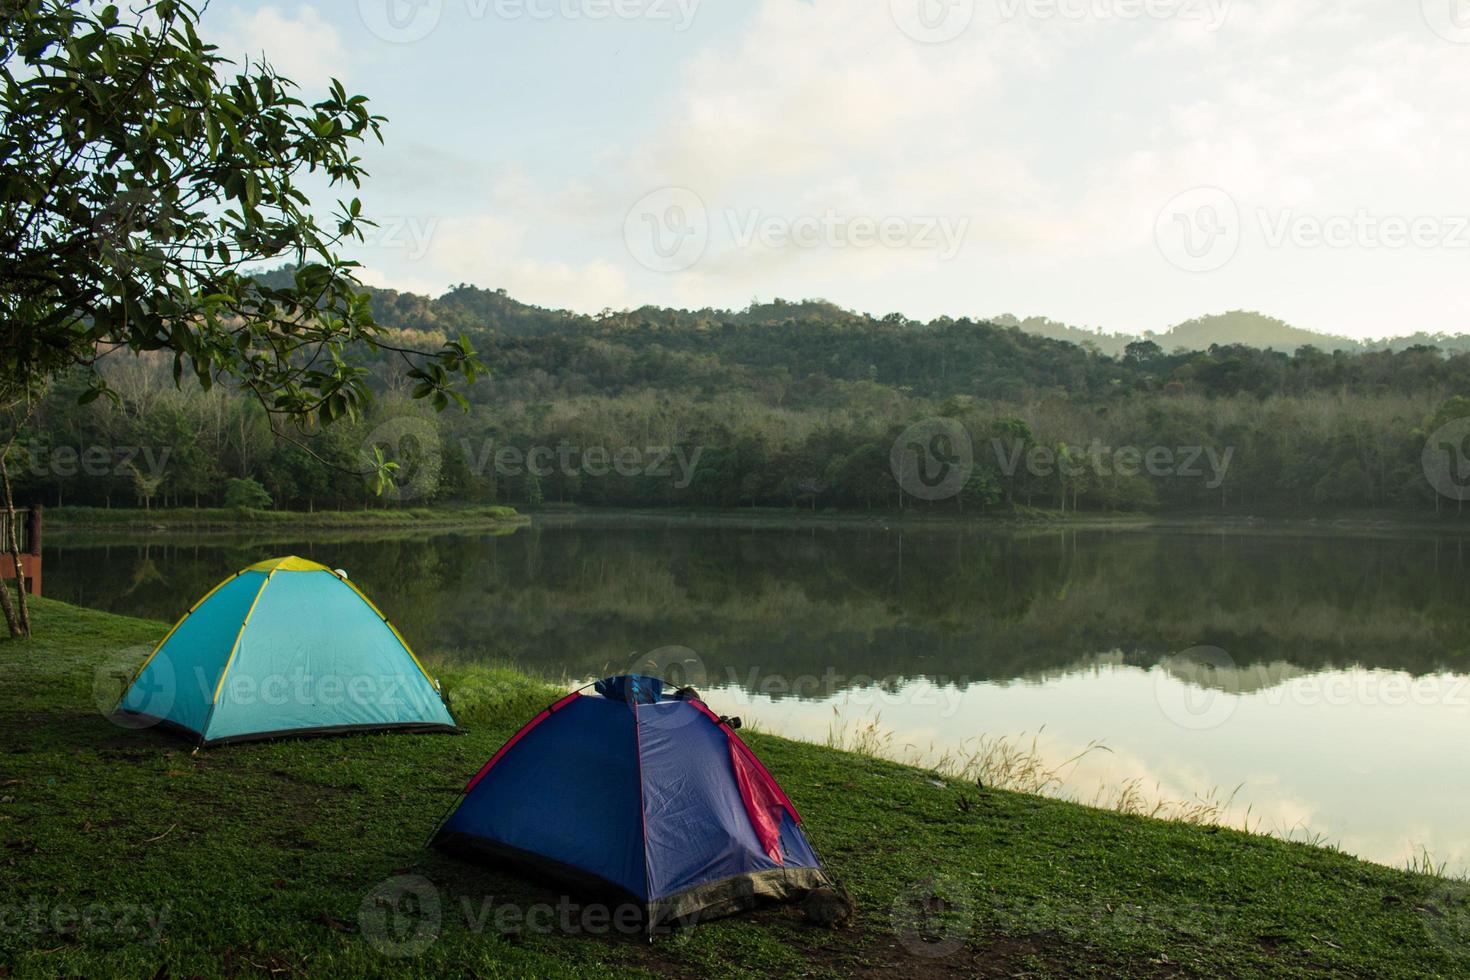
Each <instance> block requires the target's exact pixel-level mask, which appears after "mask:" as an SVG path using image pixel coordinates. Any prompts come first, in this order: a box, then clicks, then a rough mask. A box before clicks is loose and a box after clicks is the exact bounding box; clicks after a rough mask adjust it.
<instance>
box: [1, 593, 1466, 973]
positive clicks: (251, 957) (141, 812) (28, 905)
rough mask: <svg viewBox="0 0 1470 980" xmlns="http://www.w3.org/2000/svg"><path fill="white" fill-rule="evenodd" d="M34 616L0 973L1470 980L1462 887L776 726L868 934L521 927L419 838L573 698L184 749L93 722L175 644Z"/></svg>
mask: <svg viewBox="0 0 1470 980" xmlns="http://www.w3.org/2000/svg"><path fill="white" fill-rule="evenodd" d="M34 609H35V618H36V622H37V633H38V636H37V638H36V639H34V640H31V641H29V642H26V643H23V644H22V643H12V642H0V690H3V691H4V692H5V695H6V697H5V698H4V700H3V703H0V736H3V744H4V746H5V747H6V751H5V752H4V753H3V754H0V838H3V841H4V848H3V850H0V865H3V867H4V878H5V881H6V883H7V887H6V888H5V889H4V890H3V893H0V976H3V975H7V974H6V971H9V975H14V976H30V975H89V976H103V975H132V976H156V975H168V976H190V975H196V974H197V975H204V976H215V975H240V974H244V975H262V974H272V975H276V976H307V975H312V976H320V975H336V974H353V975H357V974H369V975H375V974H381V975H386V974H394V975H422V976H438V975H482V976H506V977H519V976H583V977H598V978H606V977H608V976H620V975H640V974H644V973H647V974H662V975H674V976H689V977H694V976H731V977H736V976H752V977H754V976H762V977H763V976H771V975H777V976H785V975H817V976H852V975H860V976H861V975H868V976H878V975H903V976H909V977H917V978H927V977H942V976H957V977H958V976H975V975H984V976H990V975H995V976H1001V975H1004V976H1010V975H1018V974H1019V975H1095V976H1115V975H1119V974H1130V975H1142V976H1215V975H1221V974H1225V975H1264V974H1271V975H1310V974H1322V973H1335V974H1339V975H1341V974H1348V975H1362V976H1406V977H1407V976H1423V975H1434V974H1437V975H1464V974H1465V973H1467V972H1470V928H1467V923H1470V916H1467V906H1466V904H1465V901H1466V896H1465V893H1464V892H1463V890H1462V888H1461V886H1459V885H1456V884H1453V883H1448V882H1445V881H1442V880H1439V879H1435V878H1430V877H1424V876H1419V875H1414V874H1409V873H1406V872H1402V871H1395V870H1392V869H1388V868H1384V867H1379V866H1376V865H1372V864H1367V863H1364V862H1360V861H1356V860H1354V859H1351V858H1348V857H1345V856H1342V855H1340V854H1336V853H1332V852H1329V851H1326V850H1321V849H1315V848H1310V847H1307V846H1304V845H1299V844H1291V843H1286V842H1282V841H1278V840H1272V839H1268V838H1262V837H1253V836H1247V835H1244V834H1240V833H1236V832H1233V831H1229V830H1222V829H1218V828H1200V827H1193V826H1187V825H1183V824H1176V823H1166V822H1162V821H1154V820H1147V819H1143V818H1138V817H1129V816H1122V815H1118V814H1114V813H1108V812H1103V811H1099V810H1093V809H1088V808H1084V807H1080V806H1076V805H1073V804H1068V803H1062V802H1056V801H1050V800H1044V799H1040V798H1037V797H1031V796H1024V795H1017V794H1010V793H1003V792H997V791H993V790H980V789H978V788H977V787H975V786H974V785H969V784H963V783H958V782H953V781H944V780H940V781H937V782H938V784H936V781H935V780H934V779H933V777H932V775H931V774H929V773H925V772H922V771H920V770H917V769H910V768H906V767H903V766H899V765H894V764H891V763H886V762H881V761H878V760H875V759H871V758H867V757H864V756H861V755H852V754H847V753H843V752H839V751H835V750H833V749H830V748H825V747H821V746H815V745H808V744H801V743H796V742H791V741H787V740H784V739H780V738H776V737H772V736H768V735H758V734H753V735H751V737H750V742H751V743H752V746H753V747H754V748H755V750H756V751H757V752H758V753H759V754H760V755H761V756H762V757H763V758H764V759H765V761H766V762H767V764H768V765H769V766H770V768H771V770H772V771H773V772H774V773H775V775H776V777H777V778H778V779H779V780H781V782H782V784H783V785H784V786H785V788H786V790H787V791H788V792H789V793H790V795H791V797H792V798H793V800H794V802H795V803H796V805H797V807H798V808H799V809H800V810H801V811H802V813H803V816H804V817H805V819H806V826H807V829H808V833H809V836H810V837H811V839H812V842H813V844H814V846H815V847H816V848H817V850H818V853H819V854H820V855H821V856H822V858H823V860H824V861H825V863H826V864H827V866H828V869H829V870H830V871H831V872H833V873H835V874H836V875H838V876H839V877H841V878H842V879H843V880H844V881H845V882H846V883H847V884H848V886H849V887H850V888H851V889H852V891H853V892H854V893H855V895H856V898H857V901H858V903H859V907H860V912H859V915H858V920H857V922H856V923H855V925H854V926H853V927H852V928H850V929H847V930H843V931H838V932H830V931H826V930H821V929H817V928H815V927H811V926H808V925H806V924H804V923H803V922H802V920H801V918H800V916H799V915H798V914H797V913H796V912H795V911H794V910H792V909H786V908H777V909H770V910H766V911H763V912H760V913H758V914H754V915H748V916H744V917H740V918H735V919H729V920H724V921H720V922H715V923H710V924H707V925H701V926H698V927H696V928H694V929H692V930H688V931H686V932H683V933H680V934H678V935H676V936H673V937H667V938H662V939H660V940H659V941H657V942H655V943H653V944H651V945H650V944H647V943H645V942H642V941H640V940H637V939H633V938H619V937H615V936H614V937H594V936H589V935H586V934H585V933H579V932H577V931H576V923H575V920H574V923H573V925H574V929H573V930H572V931H571V932H568V931H567V930H562V929H559V928H554V929H553V930H552V931H550V932H547V933H543V932H539V931H536V930H530V929H525V928H516V927H515V925H514V921H515V920H514V916H511V915H505V914H502V910H504V909H506V908H508V907H515V908H525V907H528V906H531V905H534V904H537V903H549V904H551V905H556V904H557V903H558V901H559V896H558V895H557V894H556V893H553V892H548V891H545V890H543V889H540V888H537V887H536V886H535V885H533V884H529V883H527V882H524V881H522V880H520V879H517V878H514V877H509V876H506V875H503V874H499V873H496V872H492V871H488V870H485V869H483V868H479V867H476V866H472V865H466V864H463V863H459V862H456V861H453V860H451V859H449V858H446V857H444V856H442V855H439V854H437V853H433V852H429V851H425V850H424V849H423V847H422V844H423V842H424V840H425V838H426V836H427V835H428V833H429V832H430V830H431V829H432V828H433V827H434V825H435V822H436V821H437V819H438V818H439V816H440V815H441V814H442V813H443V812H444V810H445V809H446V808H447V807H448V806H450V805H451V804H452V803H453V802H454V800H455V799H456V796H457V793H458V790H459V788H460V787H461V786H462V785H463V783H464V781H465V779H466V778H467V777H468V776H469V775H471V774H473V773H474V772H475V771H476V770H477V769H478V768H479V767H480V765H481V764H483V762H484V761H485V759H487V758H488V757H489V756H490V755H491V754H492V753H493V751H494V750H495V749H496V747H498V746H499V745H500V744H501V742H502V741H503V740H504V739H505V738H506V737H507V736H509V735H510V734H511V733H512V732H513V731H514V730H515V729H516V728H517V727H519V725H520V724H521V723H522V722H523V721H524V720H525V719H526V718H527V717H528V716H529V715H530V714H532V713H534V712H535V711H536V710H538V709H539V708H540V707H542V706H544V704H545V703H546V702H547V701H548V700H549V698H550V697H551V696H552V694H553V692H551V691H549V690H548V689H546V688H544V687H542V686H541V685H539V684H538V683H536V682H533V681H531V680H528V679H526V678H524V677H521V676H520V675H517V674H515V673H512V672H510V671H502V670H486V669H476V668H454V669H450V668H447V667H446V668H445V669H444V670H443V672H442V673H443V679H444V681H445V684H446V689H447V690H448V692H449V695H450V698H451V701H452V704H453V706H454V708H455V711H456V714H457V715H458V716H459V718H460V721H461V723H462V724H463V725H464V726H465V727H466V729H467V730H468V734H466V735H464V736H461V737H445V736H406V735H397V736H366V737H356V738H344V739H323V740H308V741H286V742H279V743H271V744H250V745H242V746H236V747H229V748H221V749H216V750H211V751H208V752H202V753H199V754H191V752H190V748H191V747H190V746H189V745H188V744H186V743H184V742H182V741H179V740H177V739H175V738H171V737H169V736H167V735H164V734H161V733H158V732H154V731H127V730H124V729H121V728H118V727H115V726H114V725H113V724H112V723H110V722H109V721H107V720H106V719H105V718H104V717H102V715H101V714H100V712H99V710H98V708H97V701H98V700H99V695H98V694H97V693H96V690H97V688H98V687H99V686H100V688H101V689H102V691H103V695H104V697H105V695H106V693H107V692H108V691H109V690H115V688H112V687H111V684H112V682H111V680H110V678H111V676H112V675H113V674H114V673H116V672H118V671H120V670H123V669H125V668H126V666H127V665H128V664H130V663H133V662H136V660H137V659H139V658H140V657H141V656H143V655H145V654H146V652H147V650H148V649H149V648H150V647H151V645H152V644H153V643H154V642H156V641H157V640H158V638H159V637H160V636H161V635H162V633H163V630H164V626H162V625H161V624H158V623H149V622H143V621H138V620H130V619H122V618H118V617H113V616H108V615H105V614H102V613H97V612H92V611H87V610H80V609H76V608H73V607H70V606H66V605H62V604H60V603H56V602H51V601H47V600H44V599H42V600H37V601H36V602H35V604H34ZM99 677H100V678H101V683H100V684H99V682H98V678H99ZM714 707H715V708H716V709H717V710H718V708H719V705H714ZM1365 791H1366V790H1365ZM404 875H418V876H422V878H424V879H427V880H428V881H429V882H432V884H433V892H432V894H433V899H434V900H437V901H438V903H439V919H440V922H441V926H440V929H439V932H438V933H437V938H434V935H435V934H434V933H429V934H428V935H429V936H430V938H432V940H433V941H430V942H426V943H424V944H423V945H424V948H423V949H422V950H421V951H420V952H418V953H417V955H415V956H412V957H408V958H398V959H395V958H390V957H388V956H385V955H384V952H383V950H384V949H385V948H388V947H387V946H386V945H385V942H384V938H385V936H384V932H383V930H382V928H380V927H379V926H378V925H377V923H378V922H379V919H377V918H375V917H374V914H372V910H373V909H376V908H379V906H377V905H375V904H374V898H373V896H374V895H375V894H379V893H380V892H379V890H380V889H381V887H382V886H383V884H384V883H385V882H390V881H393V880H395V879H397V878H399V877H401V876H404ZM364 908H367V909H368V910H369V913H370V914H368V915H366V916H364V915H362V914H361V913H362V911H363V909H364ZM487 910H495V911H494V913H493V914H491V915H488V916H487V915H486V911H487ZM84 912H85V913H87V917H84V916H83V913H84ZM421 921H423V920H422V918H420V919H413V920H410V921H409V922H408V926H407V928H406V930H404V931H400V932H394V933H392V934H391V935H388V936H387V938H388V939H394V938H400V939H401V938H408V937H410V936H412V935H415V933H414V932H413V926H414V924H415V923H416V922H421ZM945 940H947V941H945ZM931 954H934V955H931Z"/></svg>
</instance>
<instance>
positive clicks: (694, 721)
mask: <svg viewBox="0 0 1470 980" xmlns="http://www.w3.org/2000/svg"><path fill="white" fill-rule="evenodd" d="M643 680H644V679H642V678H639V679H638V681H639V682H640V683H638V684H636V685H634V684H633V683H631V681H632V679H629V678H610V679H609V680H608V681H604V682H601V683H599V684H598V685H597V686H596V689H597V691H598V692H599V693H598V694H596V695H585V694H581V693H577V694H572V695H570V696H568V697H566V698H564V699H562V700H561V701H559V702H557V703H556V704H554V705H552V706H551V707H550V708H548V709H547V710H545V711H543V712H541V713H540V714H539V715H537V716H536V717H535V718H533V719H531V721H530V723H528V724H527V725H526V727H525V728H523V729H521V731H519V732H518V733H516V735H515V736H514V737H513V738H512V739H511V740H510V741H509V742H507V743H506V745H505V746H504V747H503V748H502V749H501V750H500V751H499V752H497V753H496V755H495V756H494V757H493V758H492V759H491V760H490V762H489V763H488V764H487V765H486V766H485V767H484V768H483V769H482V770H481V771H480V772H479V773H477V774H476V775H475V777H474V778H472V779H471V780H470V782H469V784H468V785H467V786H466V788H465V793H464V796H463V797H462V799H461V801H460V804H459V806H458V807H457V808H456V809H455V810H454V812H453V813H452V814H451V815H450V816H449V817H448V818H447V819H446V820H445V821H444V823H443V824H442V825H441V826H440V828H439V830H438V831H437V832H436V833H435V835H434V838H433V840H432V844H433V845H435V846H438V847H440V848H443V849H445V850H449V851H453V852H458V853H462V854H469V855H472V856H478V857H481V858H486V859H490V860H492V861H495V862H497V863H502V864H509V865H511V866H513V867H516V868H519V869H521V870H526V871H530V872H532V873H534V874H537V875H539V876H541V877H544V878H549V879H552V880H555V881H558V882H560V883H563V884H567V885H570V886H572V887H574V888H577V889H578V890H582V891H598V892H602V893H604V894H610V895H613V896H615V897H618V898H620V899H622V900H626V901H631V902H633V903H635V904H636V905H637V906H638V907H639V908H640V910H641V912H642V913H643V915H644V919H645V922H646V923H647V924H648V926H649V927H650V928H652V926H653V925H655V924H656V923H658V922H662V921H665V920H667V919H670V918H679V919H687V918H689V917H691V916H699V917H707V916H714V915H723V914H728V913H730V912H735V911H740V910H742V909H746V908H750V907H752V906H754V905H757V904H760V903H761V902H765V901H773V900H789V899H793V898H799V897H801V896H802V895H804V894H806V893H807V892H808V891H810V890H811V889H813V888H817V887H821V886H822V885H823V884H825V883H826V881H827V879H826V877H825V875H824V874H823V872H822V870H821V865H820V864H819V863H818V861H817V857H816V855H815V853H814V852H813V851H812V848H811V845H810V844H809V843H808V842H807V840H806V836H805V834H804V833H803V832H802V830H801V827H800V822H801V819H800V817H799V816H797V814H796V811H795V809H794V808H792V807H790V805H789V801H787V800H786V796H785V794H784V793H782V792H781V790H780V788H779V787H778V786H776V784H775V780H774V779H772V778H771V776H770V774H769V773H768V772H767V771H766V770H765V768H764V767H763V766H761V765H760V763H759V762H758V761H755V756H754V754H753V753H751V752H750V750H749V748H748V747H746V746H745V743H744V742H741V741H740V739H739V737H738V736H737V735H736V734H735V733H734V731H732V730H731V729H730V728H729V726H727V725H725V724H722V723H721V722H720V721H719V719H718V717H717V716H715V715H714V714H713V713H712V712H710V711H709V710H708V709H707V708H706V707H705V706H704V705H703V704H702V703H700V702H698V701H696V700H692V699H683V698H678V697H663V698H661V699H659V700H657V701H652V702H648V701H644V700H642V699H641V698H640V697H630V698H626V699H625V697H624V696H623V695H624V694H625V693H627V692H629V691H633V690H635V688H636V690H638V691H643V692H646V691H648V690H649V685H647V684H646V683H641V682H642V681H643ZM737 746H738V749H737Z"/></svg>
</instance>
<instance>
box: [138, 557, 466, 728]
mask: <svg viewBox="0 0 1470 980" xmlns="http://www.w3.org/2000/svg"><path fill="white" fill-rule="evenodd" d="M118 712H119V713H120V715H121V716H122V718H123V719H124V720H125V723H128V724H131V725H148V724H162V725H166V726H168V727H171V728H174V729H177V730H180V731H182V732H184V733H186V734H188V735H190V736H192V737H194V738H197V739H198V741H199V744H200V745H215V744H219V743H222V742H240V741H247V740H250V739H260V738H275V737H278V736H283V735H327V734H338V733H342V732H353V731H377V730H383V729H410V730H415V731H455V730H456V729H455V725H454V719H453V718H452V717H450V715H449V709H448V708H446V707H445V705H444V700H443V698H442V697H441V696H440V693H439V688H438V685H437V684H436V683H435V681H434V680H433V678H431V677H429V675H428V674H427V673H426V672H425V671H424V668H423V665H422V664H420V663H419V661H418V658H417V657H415V656H414V655H413V651H411V650H410V649H409V648H408V644H407V643H405V642H404V640H403V637H401V636H400V635H399V634H398V631H397V630H396V629H395V628H394V627H393V625H392V624H391V623H390V622H388V620H387V618H386V617H385V616H384V615H383V614H382V613H381V612H380V611H379V610H378V607H377V606H375V605H373V603H372V601H371V600H369V599H368V597H367V596H365V595H363V594H362V592H360V591H359V590H358V588H357V586H355V585H353V584H352V583H351V582H350V581H348V580H347V577H346V575H345V574H342V573H338V572H334V571H332V570H331V569H330V568H327V567H326V566H325V565H318V564H317V563H316V562H312V561H306V560H304V559H301V558H277V559H273V560H271V561H264V562H261V563H259V564H257V565H251V566H250V567H249V568H246V569H243V570H241V571H239V572H237V573H236V574H235V575H234V576H233V577H231V578H228V579H226V580H225V581H223V582H221V583H220V584H219V585H217V586H215V587H214V589H212V590H211V591H210V592H209V593H208V594H207V595H205V597H204V598H203V599H200V600H199V602H198V603H196V604H195V605H194V607H193V608H192V609H190V610H189V611H188V612H187V613H186V614H185V615H184V618H183V619H181V620H179V622H178V624H177V625H175V626H174V628H173V629H172V630H170V631H169V633H168V635H167V636H165V637H164V638H163V642H161V643H160V644H159V645H158V648H157V649H155V650H154V651H153V653H152V654H151V655H150V656H149V658H148V659H147V660H146V661H144V662H143V665H142V666H141V667H140V668H138V672H137V674H136V675H135V676H134V678H133V680H132V682H131V683H130V684H129V685H128V688H127V690H126V691H124V692H123V696H122V699H121V701H120V702H119V703H118Z"/></svg>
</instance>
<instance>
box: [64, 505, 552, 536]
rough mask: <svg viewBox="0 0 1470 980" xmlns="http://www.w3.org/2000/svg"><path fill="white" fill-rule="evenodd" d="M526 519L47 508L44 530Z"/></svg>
mask: <svg viewBox="0 0 1470 980" xmlns="http://www.w3.org/2000/svg"><path fill="white" fill-rule="evenodd" d="M527 520H528V518H526V517H523V516H521V515H520V514H519V513H517V512H516V509H515V508H514V507H385V508H382V509H374V510H319V511H314V512H311V513H306V512H304V511H285V510H249V509H245V508H228V507H198V508H195V507H170V508H157V509H154V510H138V509H133V508H125V507H107V508H105V507H53V508H50V509H48V510H47V511H46V525H47V527H51V528H56V529H58V530H63V531H64V530H70V529H72V528H167V529H169V530H174V529H204V530H207V529H214V528H221V529H222V528H239V527H262V528H273V527H280V528H295V527H304V528H383V527H407V526H410V525H412V526H417V525H422V524H433V525H440V526H456V527H461V526H471V525H500V524H522V523H525V522H526V521H527Z"/></svg>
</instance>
